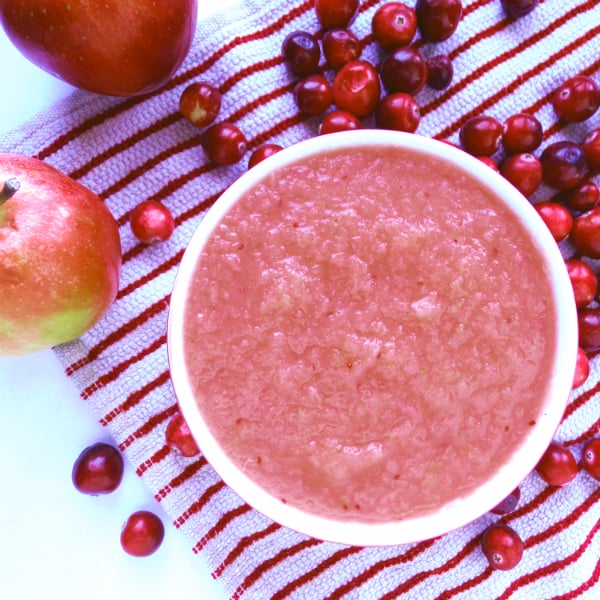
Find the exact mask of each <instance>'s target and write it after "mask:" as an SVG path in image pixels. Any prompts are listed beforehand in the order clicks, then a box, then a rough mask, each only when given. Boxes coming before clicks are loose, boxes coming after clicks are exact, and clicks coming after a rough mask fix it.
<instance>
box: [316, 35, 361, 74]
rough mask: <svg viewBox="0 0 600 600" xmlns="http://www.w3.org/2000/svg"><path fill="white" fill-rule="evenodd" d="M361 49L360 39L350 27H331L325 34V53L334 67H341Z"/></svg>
mask: <svg viewBox="0 0 600 600" xmlns="http://www.w3.org/2000/svg"><path fill="white" fill-rule="evenodd" d="M361 51H362V47H361V43H360V40H359V39H358V38H357V37H356V36H355V35H354V34H353V33H352V32H351V31H349V30H348V29H330V30H328V31H326V32H325V33H324V34H323V54H324V55H325V59H326V60H327V64H328V65H329V66H330V67H331V68H332V69H341V68H342V67H343V66H344V65H345V64H346V63H347V62H350V61H351V60H355V59H357V58H358V57H359V56H360V53H361Z"/></svg>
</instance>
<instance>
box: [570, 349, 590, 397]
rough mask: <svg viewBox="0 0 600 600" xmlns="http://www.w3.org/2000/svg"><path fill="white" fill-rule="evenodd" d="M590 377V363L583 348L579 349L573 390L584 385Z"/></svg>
mask: <svg viewBox="0 0 600 600" xmlns="http://www.w3.org/2000/svg"><path fill="white" fill-rule="evenodd" d="M589 376H590V361H589V359H588V357H587V354H586V353H585V350H584V349H583V348H581V347H579V348H577V360H576V361H575V374H574V375H573V386H572V387H573V389H576V388H578V387H579V386H581V385H583V384H584V383H585V382H586V381H587V378H588V377H589Z"/></svg>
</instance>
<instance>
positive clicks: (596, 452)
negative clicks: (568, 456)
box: [581, 438, 600, 481]
mask: <svg viewBox="0 0 600 600" xmlns="http://www.w3.org/2000/svg"><path fill="white" fill-rule="evenodd" d="M581 466H582V467H583V469H585V471H587V472H588V473H589V474H590V475H591V476H592V477H593V478H594V479H598V481H600V438H594V439H593V440H590V441H589V442H588V443H587V444H586V445H585V446H584V447H583V452H582V454H581Z"/></svg>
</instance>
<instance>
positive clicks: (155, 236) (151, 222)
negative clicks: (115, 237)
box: [129, 200, 175, 244]
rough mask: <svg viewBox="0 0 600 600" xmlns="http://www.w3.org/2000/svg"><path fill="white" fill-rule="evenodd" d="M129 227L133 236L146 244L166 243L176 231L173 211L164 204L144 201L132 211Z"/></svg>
mask: <svg viewBox="0 0 600 600" xmlns="http://www.w3.org/2000/svg"><path fill="white" fill-rule="evenodd" d="M129 225H130V226H131V231H132V232H133V235H135V237H136V238H137V239H138V240H139V241H140V242H143V243H144V244H155V243H158V242H164V241H166V240H168V239H169V238H170V237H171V234H172V233H173V231H174V230H175V220H174V219H173V215H172V214H171V211H170V210H169V209H168V208H167V207H166V206H165V205H164V204H162V202H157V201H156V200H144V201H143V202H140V203H139V204H138V205H137V206H136V207H135V208H134V209H133V210H132V211H131V215H130V217H129Z"/></svg>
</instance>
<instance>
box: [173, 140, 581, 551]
mask: <svg viewBox="0 0 600 600" xmlns="http://www.w3.org/2000/svg"><path fill="white" fill-rule="evenodd" d="M364 144H368V145H390V144H391V145H400V146H402V147H404V148H409V149H414V150H416V151H419V152H424V153H429V154H432V155H435V156H437V157H441V158H443V159H445V160H447V161H449V162H450V163H453V164H454V165H456V166H458V167H459V168H460V169H463V170H464V171H466V172H467V173H469V174H471V175H472V177H474V178H475V179H477V180H479V181H481V182H483V183H484V184H485V185H486V186H488V187H489V188H490V189H491V190H492V191H493V192H494V193H495V194H496V195H497V196H498V197H500V198H501V199H502V200H503V201H504V202H505V203H506V205H507V206H508V207H509V208H510V209H511V210H512V211H513V212H514V213H515V214H516V215H518V217H519V218H520V219H521V221H522V222H523V224H524V225H525V227H526V229H527V230H528V231H529V232H530V233H531V236H532V238H533V239H534V240H535V243H536V245H537V246H538V248H539V250H540V253H541V255H542V257H543V259H544V260H545V261H546V266H547V269H548V271H549V274H550V278H551V282H552V285H553V294H554V302H555V304H556V307H557V311H558V320H557V323H556V332H555V335H556V343H557V348H558V351H557V352H556V355H555V360H554V364H553V365H552V378H551V384H550V391H549V393H548V395H547V397H546V398H545V399H544V406H543V410H542V411H541V412H542V416H541V417H540V418H539V419H538V420H537V423H536V425H535V426H533V427H531V428H530V430H529V431H528V434H527V436H526V438H525V439H524V440H523V443H522V445H521V446H520V448H519V451H518V452H515V453H513V455H511V456H507V457H506V463H505V464H504V465H502V466H501V468H500V469H499V470H498V471H497V473H496V475H495V476H494V477H493V478H492V479H490V480H489V481H487V483H485V484H484V485H482V486H481V487H480V488H478V489H477V490H475V492H473V493H471V494H470V495H468V496H467V497H465V498H463V499H461V500H458V501H455V502H453V503H451V504H450V505H446V506H444V507H442V508H440V510H438V511H436V512H434V513H432V514H428V515H425V516H417V517H414V518H407V519H404V520H402V521H399V522H392V523H367V522H349V521H347V520H343V521H335V520H330V519H327V518H323V517H321V516H317V515H315V514H309V513H306V512H303V511H301V510H299V509H297V508H294V507H293V506H291V505H288V504H284V503H282V502H281V501H280V500H279V499H277V498H275V497H273V496H271V495H270V494H269V493H268V492H266V491H265V490H264V489H262V488H261V487H259V486H258V485H257V484H256V483H255V482H254V481H252V480H251V479H250V478H249V477H248V476H247V475H246V474H245V473H244V472H242V470H241V469H240V468H238V467H237V466H236V465H235V464H234V463H233V462H232V461H231V460H230V459H229V458H228V456H227V455H226V454H225V453H224V452H223V450H222V448H221V447H220V445H219V443H218V442H217V440H216V439H215V437H214V436H213V434H212V433H211V431H210V429H209V427H208V426H207V424H206V422H205V420H204V419H203V416H202V414H201V412H200V410H199V409H198V406H197V403H196V400H195V398H194V394H193V392H192V386H191V384H190V380H189V377H188V372H187V370H186V362H185V360H184V355H183V332H184V329H185V327H186V323H185V320H184V318H183V317H184V307H185V304H186V298H187V294H188V289H189V286H190V281H191V276H192V273H193V270H194V267H195V265H196V262H197V260H198V257H199V255H200V254H201V253H202V250H203V247H204V245H205V243H206V241H207V239H208V238H209V236H210V235H211V232H212V231H213V229H214V228H215V226H216V225H217V224H218V223H219V221H220V220H221V218H222V217H223V215H224V214H225V213H226V212H227V211H228V210H229V209H230V207H231V206H232V205H234V204H235V202H236V201H237V200H238V198H239V197H240V196H241V195H243V194H244V192H245V191H246V190H248V189H249V188H251V187H252V186H253V185H254V184H255V183H256V182H258V181H259V180H261V179H262V178H263V177H264V175H265V174H267V173H268V172H271V171H273V170H276V169H278V168H280V167H282V166H284V165H287V164H290V163H292V162H295V161H296V160H298V159H299V158H302V157H306V156H309V155H314V154H315V153H319V152H322V151H328V150H331V149H340V148H344V147H353V146H356V145H364ZM576 349H577V323H576V310H575V304H574V299H573V295H572V293H571V284H570V281H569V278H568V275H567V272H566V268H565V266H564V261H563V258H562V256H561V254H560V251H559V249H558V246H557V244H556V243H555V241H554V240H553V238H552V237H551V235H550V234H549V231H548V230H547V228H546V226H545V225H544V223H543V222H542V221H541V219H540V218H539V216H538V215H537V213H536V211H535V210H534V209H533V207H532V206H531V204H530V203H529V201H527V200H526V199H525V198H524V197H523V196H522V195H521V194H520V193H519V192H518V191H517V190H516V189H515V188H514V187H513V186H512V185H510V184H509V183H508V182H507V181H506V180H505V179H504V178H503V177H501V176H500V175H498V174H496V173H494V172H492V170H491V169H490V168H489V167H487V166H486V165H483V164H482V163H481V162H480V161H479V160H477V159H475V158H473V157H470V156H468V155H467V154H466V153H464V152H462V151H460V150H458V149H456V148H454V147H452V146H450V145H448V144H444V143H441V142H437V141H434V140H431V139H428V138H425V137H422V136H418V135H412V134H404V133H398V132H391V131H382V130H363V131H352V132H344V133H336V134H329V135H323V136H319V137H316V138H313V139H310V140H307V141H304V142H300V143H298V144H296V145H294V146H292V147H289V148H287V149H285V150H283V151H281V152H279V153H277V154H275V155H273V156H272V157H270V158H269V159H267V160H265V161H263V162H261V163H259V164H258V165H257V166H255V167H254V168H253V169H251V170H249V171H248V172H247V173H245V174H244V175H243V176H242V177H240V178H239V179H238V180H237V181H236V182H235V183H234V184H233V185H232V186H231V187H230V188H229V189H228V190H227V191H226V192H225V193H224V194H223V195H222V196H221V197H220V198H219V200H218V201H217V202H216V203H215V204H214V206H213V207H212V208H211V209H210V210H209V212H208V213H207V214H206V215H205V217H204V218H203V220H202V221H201V223H200V226H199V227H198V229H197V231H196V232H195V234H194V235H193V237H192V239H191V241H190V244H189V246H188V248H187V250H186V252H185V255H184V257H183V260H182V262H181V265H180V268H179V272H178V275H177V278H176V282H175V285H174V289H173V293H172V297H171V307H170V314H169V326H168V352H169V362H170V369H171V377H172V381H173V385H174V389H175V393H176V396H177V400H178V402H179V406H180V409H181V411H182V413H183V415H184V417H185V419H186V421H187V422H188V424H189V427H190V429H191V431H192V433H193V435H194V437H195V439H196V440H197V442H198V445H199V447H200V449H201V451H202V453H203V454H204V456H205V457H206V459H207V460H208V461H209V462H210V464H211V465H212V466H213V467H214V469H215V470H216V471H217V473H218V474H219V475H220V476H221V477H222V479H223V480H224V481H225V483H227V484H228V485H229V486H230V487H231V488H232V489H233V490H234V491H235V492H236V493H237V494H238V495H239V496H240V497H241V498H242V499H243V500H245V501H246V502H247V503H248V504H250V505H251V506H253V507H254V508H256V509H257V510H259V511H260V512H262V513H263V514H265V515H267V516H268V517H270V518H271V519H273V520H274V521H276V522H278V523H280V524H281V525H284V526H287V527H289V528H291V529H294V530H297V531H299V532H302V533H304V534H307V535H310V536H313V537H316V538H319V539H323V540H328V541H333V542H338V543H341V544H348V545H360V546H372V545H395V544H400V543H408V542H415V541H420V540H425V539H429V538H432V537H435V536H438V535H441V534H443V533H446V532H448V531H451V530H453V529H456V528H458V527H461V526H463V525H465V524H467V523H469V522H471V521H473V520H474V519H476V518H478V517H479V516H481V515H482V514H484V513H485V512H487V511H488V510H490V509H491V508H492V507H493V506H495V505H496V504H497V503H498V502H500V501H501V500H503V499H504V498H505V497H506V496H508V495H509V494H510V492H512V490H513V489H514V488H515V487H517V486H518V485H519V484H520V483H521V481H522V480H523V479H524V478H525V477H526V476H527V475H528V474H529V473H530V472H531V471H532V469H533V468H534V467H535V466H536V464H537V462H538V461H539V459H540V457H541V456H542V454H543V452H544V451H545V449H546V448H547V447H548V444H549V443H550V442H551V440H552V438H553V436H554V434H555V431H556V428H557V427H558V425H559V423H560V420H561V417H562V415H563V412H564V409H565V406H566V402H567V400H568V396H569V392H570V389H571V384H572V381H573V374H574V369H575V356H576Z"/></svg>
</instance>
